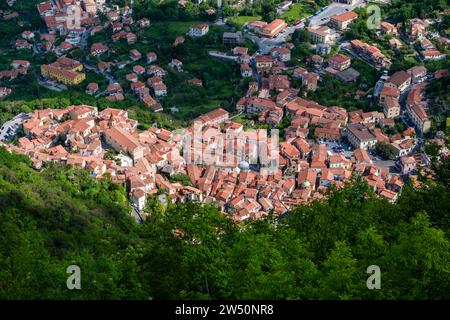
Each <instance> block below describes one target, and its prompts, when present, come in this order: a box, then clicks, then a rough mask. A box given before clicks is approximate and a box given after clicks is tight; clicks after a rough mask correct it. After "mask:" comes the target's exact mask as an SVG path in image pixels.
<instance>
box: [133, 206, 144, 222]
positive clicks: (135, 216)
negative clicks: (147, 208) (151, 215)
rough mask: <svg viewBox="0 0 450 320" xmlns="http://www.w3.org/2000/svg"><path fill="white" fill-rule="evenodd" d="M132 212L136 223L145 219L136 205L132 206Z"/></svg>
mask: <svg viewBox="0 0 450 320" xmlns="http://www.w3.org/2000/svg"><path fill="white" fill-rule="evenodd" d="M130 214H131V216H132V217H133V218H134V219H135V220H136V223H141V222H142V221H143V220H142V217H141V214H140V213H139V210H138V209H137V208H136V207H134V206H132V207H131V213H130Z"/></svg>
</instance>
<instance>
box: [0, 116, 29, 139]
mask: <svg viewBox="0 0 450 320" xmlns="http://www.w3.org/2000/svg"><path fill="white" fill-rule="evenodd" d="M29 118H30V115H29V114H27V113H20V114H18V115H17V116H15V117H14V118H12V119H11V120H9V121H7V122H5V123H4V124H3V125H2V127H1V128H0V142H3V141H6V140H8V139H10V138H11V137H13V136H15V135H16V134H17V130H18V129H19V127H20V125H21V124H22V123H23V122H24V121H25V120H26V119H29Z"/></svg>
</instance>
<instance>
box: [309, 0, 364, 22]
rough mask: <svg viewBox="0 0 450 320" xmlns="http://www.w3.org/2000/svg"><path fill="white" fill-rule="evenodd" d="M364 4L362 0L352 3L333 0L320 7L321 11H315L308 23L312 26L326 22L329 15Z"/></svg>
mask: <svg viewBox="0 0 450 320" xmlns="http://www.w3.org/2000/svg"><path fill="white" fill-rule="evenodd" d="M364 4H365V1H364V0H359V1H357V2H356V3H355V4H354V5H348V4H343V3H336V2H333V3H332V4H330V5H329V6H328V7H324V8H322V9H321V10H323V11H319V12H317V13H316V14H315V15H314V16H313V17H312V18H311V20H310V23H309V25H310V26H311V27H313V26H320V25H323V24H326V23H328V22H329V20H330V17H331V16H334V15H337V14H341V13H344V12H346V11H352V10H353V9H355V8H358V7H362V6H364Z"/></svg>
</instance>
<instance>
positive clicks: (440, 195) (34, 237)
mask: <svg viewBox="0 0 450 320" xmlns="http://www.w3.org/2000/svg"><path fill="white" fill-rule="evenodd" d="M449 163H450V162H449V161H446V162H445V163H444V164H443V165H439V166H437V167H436V168H435V170H436V172H437V179H438V181H439V184H437V183H434V182H430V183H427V184H426V187H425V188H421V189H419V190H414V189H412V187H410V186H407V187H406V189H405V191H404V193H403V195H402V196H401V197H400V200H399V201H398V203H397V204H390V203H388V202H387V201H386V200H383V199H379V198H377V197H376V196H375V195H374V194H373V192H372V191H371V190H370V189H369V188H368V186H367V185H366V184H365V183H362V182H361V181H358V180H355V181H354V182H353V183H352V184H351V185H349V186H347V187H345V188H343V189H341V190H339V191H336V192H335V193H334V194H333V195H332V196H330V197H329V199H328V200H325V201H318V202H314V203H312V204H311V205H309V206H301V207H299V208H298V209H296V210H294V211H293V212H291V213H289V214H288V215H287V216H286V217H284V218H281V219H276V220H275V219H269V220H268V221H257V222H251V223H247V224H245V225H238V224H236V223H234V222H232V221H231V220H230V219H228V218H227V217H226V216H224V215H222V214H220V213H219V212H218V211H217V209H216V208H214V207H212V206H206V205H205V206H200V205H198V204H194V203H187V204H182V205H177V206H175V205H169V206H168V207H167V208H166V207H165V206H162V205H161V204H160V203H158V200H157V199H156V198H152V200H151V201H150V202H149V205H148V208H149V210H150V211H151V213H152V214H151V215H150V217H149V218H148V219H147V220H146V221H145V222H144V223H143V224H141V225H138V224H136V223H135V222H134V221H133V220H132V219H131V218H130V216H129V206H128V202H127V200H126V197H125V190H124V188H123V187H121V186H118V185H116V184H114V183H112V182H111V181H110V180H109V179H108V178H106V179H105V180H103V181H97V180H95V179H93V178H91V177H89V175H88V174H87V172H85V171H80V170H76V169H74V168H70V167H59V166H49V167H46V168H45V169H43V170H42V171H41V172H37V171H34V170H33V169H31V168H30V167H29V165H30V163H29V160H28V159H27V158H26V157H23V156H18V155H12V154H9V153H8V152H6V151H5V150H4V149H3V148H1V149H0V204H1V206H0V270H1V271H0V283H1V285H0V298H8V299H12V298H18V299H32V298H37V299H45V298H50V299H55V298H59V299H87V298H96V299H124V298H136V299H148V298H153V299H169V298H172V299H174V298H192V299H218V298H224V299H230V298H236V299H250V298H253V299H254V298H261V299H270V298H274V299H397V298H404V299H439V298H449V293H450V269H449V265H450V264H449V262H450V250H449V249H450V242H449V236H450V219H449V208H450V190H449V187H450V183H449V178H448V177H449V174H448V172H449V169H450V168H449ZM72 264H75V265H79V266H80V268H81V279H82V280H81V281H82V282H81V283H82V288H81V290H68V289H67V288H66V279H67V277H68V276H69V274H67V273H66V268H67V267H68V266H69V265H72ZM369 265H378V266H379V267H380V269H381V273H382V283H381V290H368V289H367V287H366V279H367V277H368V274H366V269H367V267H368V266H369Z"/></svg>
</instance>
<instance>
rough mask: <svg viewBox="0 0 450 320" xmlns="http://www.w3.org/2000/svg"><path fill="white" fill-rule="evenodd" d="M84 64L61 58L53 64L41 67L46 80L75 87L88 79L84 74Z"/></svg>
mask: <svg viewBox="0 0 450 320" xmlns="http://www.w3.org/2000/svg"><path fill="white" fill-rule="evenodd" d="M82 70H83V64H82V63H80V62H79V61H76V60H73V59H69V58H67V57H61V58H59V59H58V60H56V61H55V62H53V63H51V64H43V65H41V75H42V76H43V77H46V78H50V79H54V80H56V81H58V82H61V83H64V84H67V85H75V84H79V83H81V82H82V81H84V80H85V79H86V75H85V74H84V73H82V72H81V71H82Z"/></svg>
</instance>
